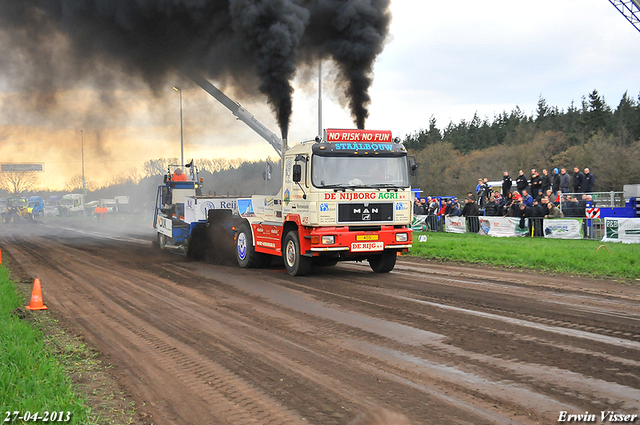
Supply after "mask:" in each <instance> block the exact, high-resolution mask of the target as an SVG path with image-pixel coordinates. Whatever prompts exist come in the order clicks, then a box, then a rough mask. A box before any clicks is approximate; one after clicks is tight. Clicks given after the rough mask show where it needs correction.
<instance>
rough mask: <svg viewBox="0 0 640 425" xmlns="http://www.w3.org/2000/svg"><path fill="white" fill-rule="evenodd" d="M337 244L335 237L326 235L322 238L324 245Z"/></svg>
mask: <svg viewBox="0 0 640 425" xmlns="http://www.w3.org/2000/svg"><path fill="white" fill-rule="evenodd" d="M334 243H336V237H335V236H333V235H325V236H323V237H322V245H333V244H334Z"/></svg>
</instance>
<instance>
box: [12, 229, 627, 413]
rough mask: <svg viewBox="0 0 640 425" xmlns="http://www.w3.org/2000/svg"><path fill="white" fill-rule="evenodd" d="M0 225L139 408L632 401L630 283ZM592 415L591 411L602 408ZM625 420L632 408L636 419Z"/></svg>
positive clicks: (585, 407)
mask: <svg viewBox="0 0 640 425" xmlns="http://www.w3.org/2000/svg"><path fill="white" fill-rule="evenodd" d="M15 230H16V227H12V228H10V229H9V228H7V226H4V227H2V229H1V233H0V248H2V252H3V254H5V255H9V256H10V257H11V259H12V260H13V261H14V262H16V263H18V264H19V265H20V268H21V269H22V271H23V273H25V274H27V275H28V276H30V277H32V278H34V277H38V278H40V279H41V281H42V286H43V292H44V299H45V302H46V304H47V305H48V307H49V309H50V310H52V311H53V312H54V313H55V314H57V315H59V316H61V317H64V318H65V319H66V323H68V324H69V326H72V327H73V329H74V330H75V331H76V332H79V333H82V334H83V335H84V336H85V338H86V339H87V340H88V341H90V342H91V343H92V344H93V346H94V347H96V348H97V349H98V350H100V351H101V352H102V353H104V355H105V356H106V358H107V360H108V362H110V363H111V364H113V365H114V368H115V371H116V376H117V377H118V380H119V382H120V384H121V385H122V386H123V387H124V388H126V389H127V391H128V392H129V393H130V394H131V395H132V396H133V398H134V399H135V400H136V402H137V406H138V409H139V410H140V413H141V415H140V417H139V421H140V423H142V422H144V423H154V424H198V423H213V424H279V423H294V424H305V423H313V424H346V423H347V422H348V421H349V420H350V419H352V418H353V417H354V416H355V414H356V413H357V412H360V411H364V410H368V409H370V408H371V407H373V406H384V407H387V408H390V409H392V410H396V411H399V412H402V413H404V414H406V415H407V416H408V417H409V418H410V419H411V420H413V421H415V423H420V424H516V423H517V424H520V423H521V424H536V423H542V424H548V423H556V422H557V420H558V417H559V412H560V411H568V413H570V414H583V413H584V412H585V411H589V413H593V414H595V415H596V416H598V418H599V417H600V412H601V411H606V410H614V411H616V412H617V413H629V414H640V287H639V286H638V285H635V286H625V285H622V284H619V283H616V282H609V281H596V280H585V279H582V278H569V277H554V276H549V275H538V274H534V273H520V272H516V271H503V270H492V269H487V268H478V267H475V266H464V265H451V264H441V263H432V262H427V261H416V260H408V259H406V258H404V257H403V258H401V259H400V261H399V263H398V265H397V267H396V269H395V270H394V271H393V272H392V273H391V274H388V275H377V274H374V273H372V272H371V270H370V269H369V267H368V266H367V265H366V263H365V264H356V263H345V264H339V265H338V266H336V267H328V268H321V269H316V271H315V272H314V274H313V275H311V276H308V277H297V278H292V277H290V276H289V275H288V274H287V273H286V271H285V270H284V268H283V267H272V268H269V269H264V270H245V269H240V268H238V267H236V266H221V265H213V264H204V263H190V262H185V260H184V258H183V257H181V256H178V255H171V254H166V253H161V252H157V251H155V250H154V248H153V247H152V245H151V243H150V241H151V239H152V234H151V233H150V232H147V233H144V232H142V233H140V232H138V233H137V234H131V233H129V234H128V236H127V237H119V236H117V235H115V233H113V231H112V230H110V229H109V227H108V226H104V227H102V228H95V227H94V228H78V227H77V226H74V228H71V226H70V225H69V224H68V223H67V224H63V225H60V224H41V225H33V226H20V227H19V229H18V230H19V231H17V232H16V231H15ZM596 423H600V422H599V421H598V422H596ZM636 423H640V420H639V421H637V422H636Z"/></svg>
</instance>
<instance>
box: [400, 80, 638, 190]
mask: <svg viewBox="0 0 640 425" xmlns="http://www.w3.org/2000/svg"><path fill="white" fill-rule="evenodd" d="M404 144H405V146H406V147H407V148H408V150H409V152H410V154H413V155H415V156H416V158H417V161H418V164H419V171H418V177H417V181H416V182H415V183H414V184H417V187H420V188H421V189H422V190H423V193H426V194H429V195H455V196H462V195H464V194H466V193H467V192H469V191H474V190H475V185H476V182H477V179H478V178H481V177H487V178H488V179H489V180H490V181H492V180H493V181H495V180H501V179H502V174H503V171H508V172H509V173H510V174H511V175H512V176H513V177H515V176H517V174H518V171H519V170H524V172H525V174H527V175H529V171H530V170H531V169H532V168H536V169H538V170H541V169H543V168H547V169H548V170H549V172H551V170H552V169H553V168H556V167H557V168H566V169H567V170H573V168H574V166H577V167H579V168H580V169H584V168H585V167H589V168H590V169H591V172H592V173H593V174H594V175H595V176H596V187H595V190H596V191H611V190H613V191H621V190H622V188H623V185H625V184H635V183H640V95H639V96H638V98H637V99H634V98H631V97H629V95H628V94H627V93H625V94H624V95H623V96H622V99H621V100H620V102H619V104H618V106H617V107H616V108H615V109H613V108H611V107H610V106H609V105H607V103H606V102H605V100H604V98H602V96H600V94H599V93H598V91H597V90H594V91H593V92H591V93H589V95H588V96H586V97H583V98H582V102H581V105H580V107H576V106H575V105H574V104H573V103H572V104H571V105H570V106H569V107H568V108H567V109H566V110H561V109H559V108H558V107H557V106H556V107H552V106H549V105H548V104H547V102H546V100H545V99H544V98H543V97H540V99H539V100H538V104H537V108H536V111H535V112H534V114H532V115H531V116H527V115H526V114H524V113H523V112H522V110H521V109H520V108H519V107H517V106H516V107H515V108H514V109H513V110H512V111H511V112H503V113H501V114H499V115H497V116H495V117H494V118H493V119H492V120H489V119H487V118H484V119H481V118H480V117H479V116H478V115H477V114H475V115H474V117H473V119H472V120H471V121H466V120H462V121H460V122H459V123H458V124H454V123H452V122H451V123H449V125H448V126H447V127H446V128H444V129H442V130H441V129H439V128H438V127H437V123H436V120H435V118H433V117H432V118H431V119H430V120H429V125H428V127H427V128H426V129H421V130H419V131H416V132H414V133H412V134H408V135H406V136H405V138H404Z"/></svg>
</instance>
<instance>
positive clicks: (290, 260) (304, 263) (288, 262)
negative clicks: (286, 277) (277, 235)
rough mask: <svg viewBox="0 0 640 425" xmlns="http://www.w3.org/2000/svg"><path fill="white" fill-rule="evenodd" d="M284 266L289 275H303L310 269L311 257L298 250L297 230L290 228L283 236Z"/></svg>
mask: <svg viewBox="0 0 640 425" xmlns="http://www.w3.org/2000/svg"><path fill="white" fill-rule="evenodd" d="M283 257H284V266H285V267H286V269H287V272H289V274H290V275H291V276H304V275H306V274H308V273H309V271H310V270H311V263H312V261H313V260H312V259H311V258H310V257H305V256H304V255H302V253H301V252H300V239H299V237H298V231H297V230H291V231H290V232H289V233H287V236H285V238H284V252H283Z"/></svg>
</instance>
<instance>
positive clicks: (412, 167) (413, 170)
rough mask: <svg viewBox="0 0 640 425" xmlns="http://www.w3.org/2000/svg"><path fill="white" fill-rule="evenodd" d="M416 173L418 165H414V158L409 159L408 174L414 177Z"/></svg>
mask: <svg viewBox="0 0 640 425" xmlns="http://www.w3.org/2000/svg"><path fill="white" fill-rule="evenodd" d="M417 171H418V164H417V163H416V158H415V157H414V156H410V157H409V172H410V173H411V175H412V176H415V175H416V172H417Z"/></svg>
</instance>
